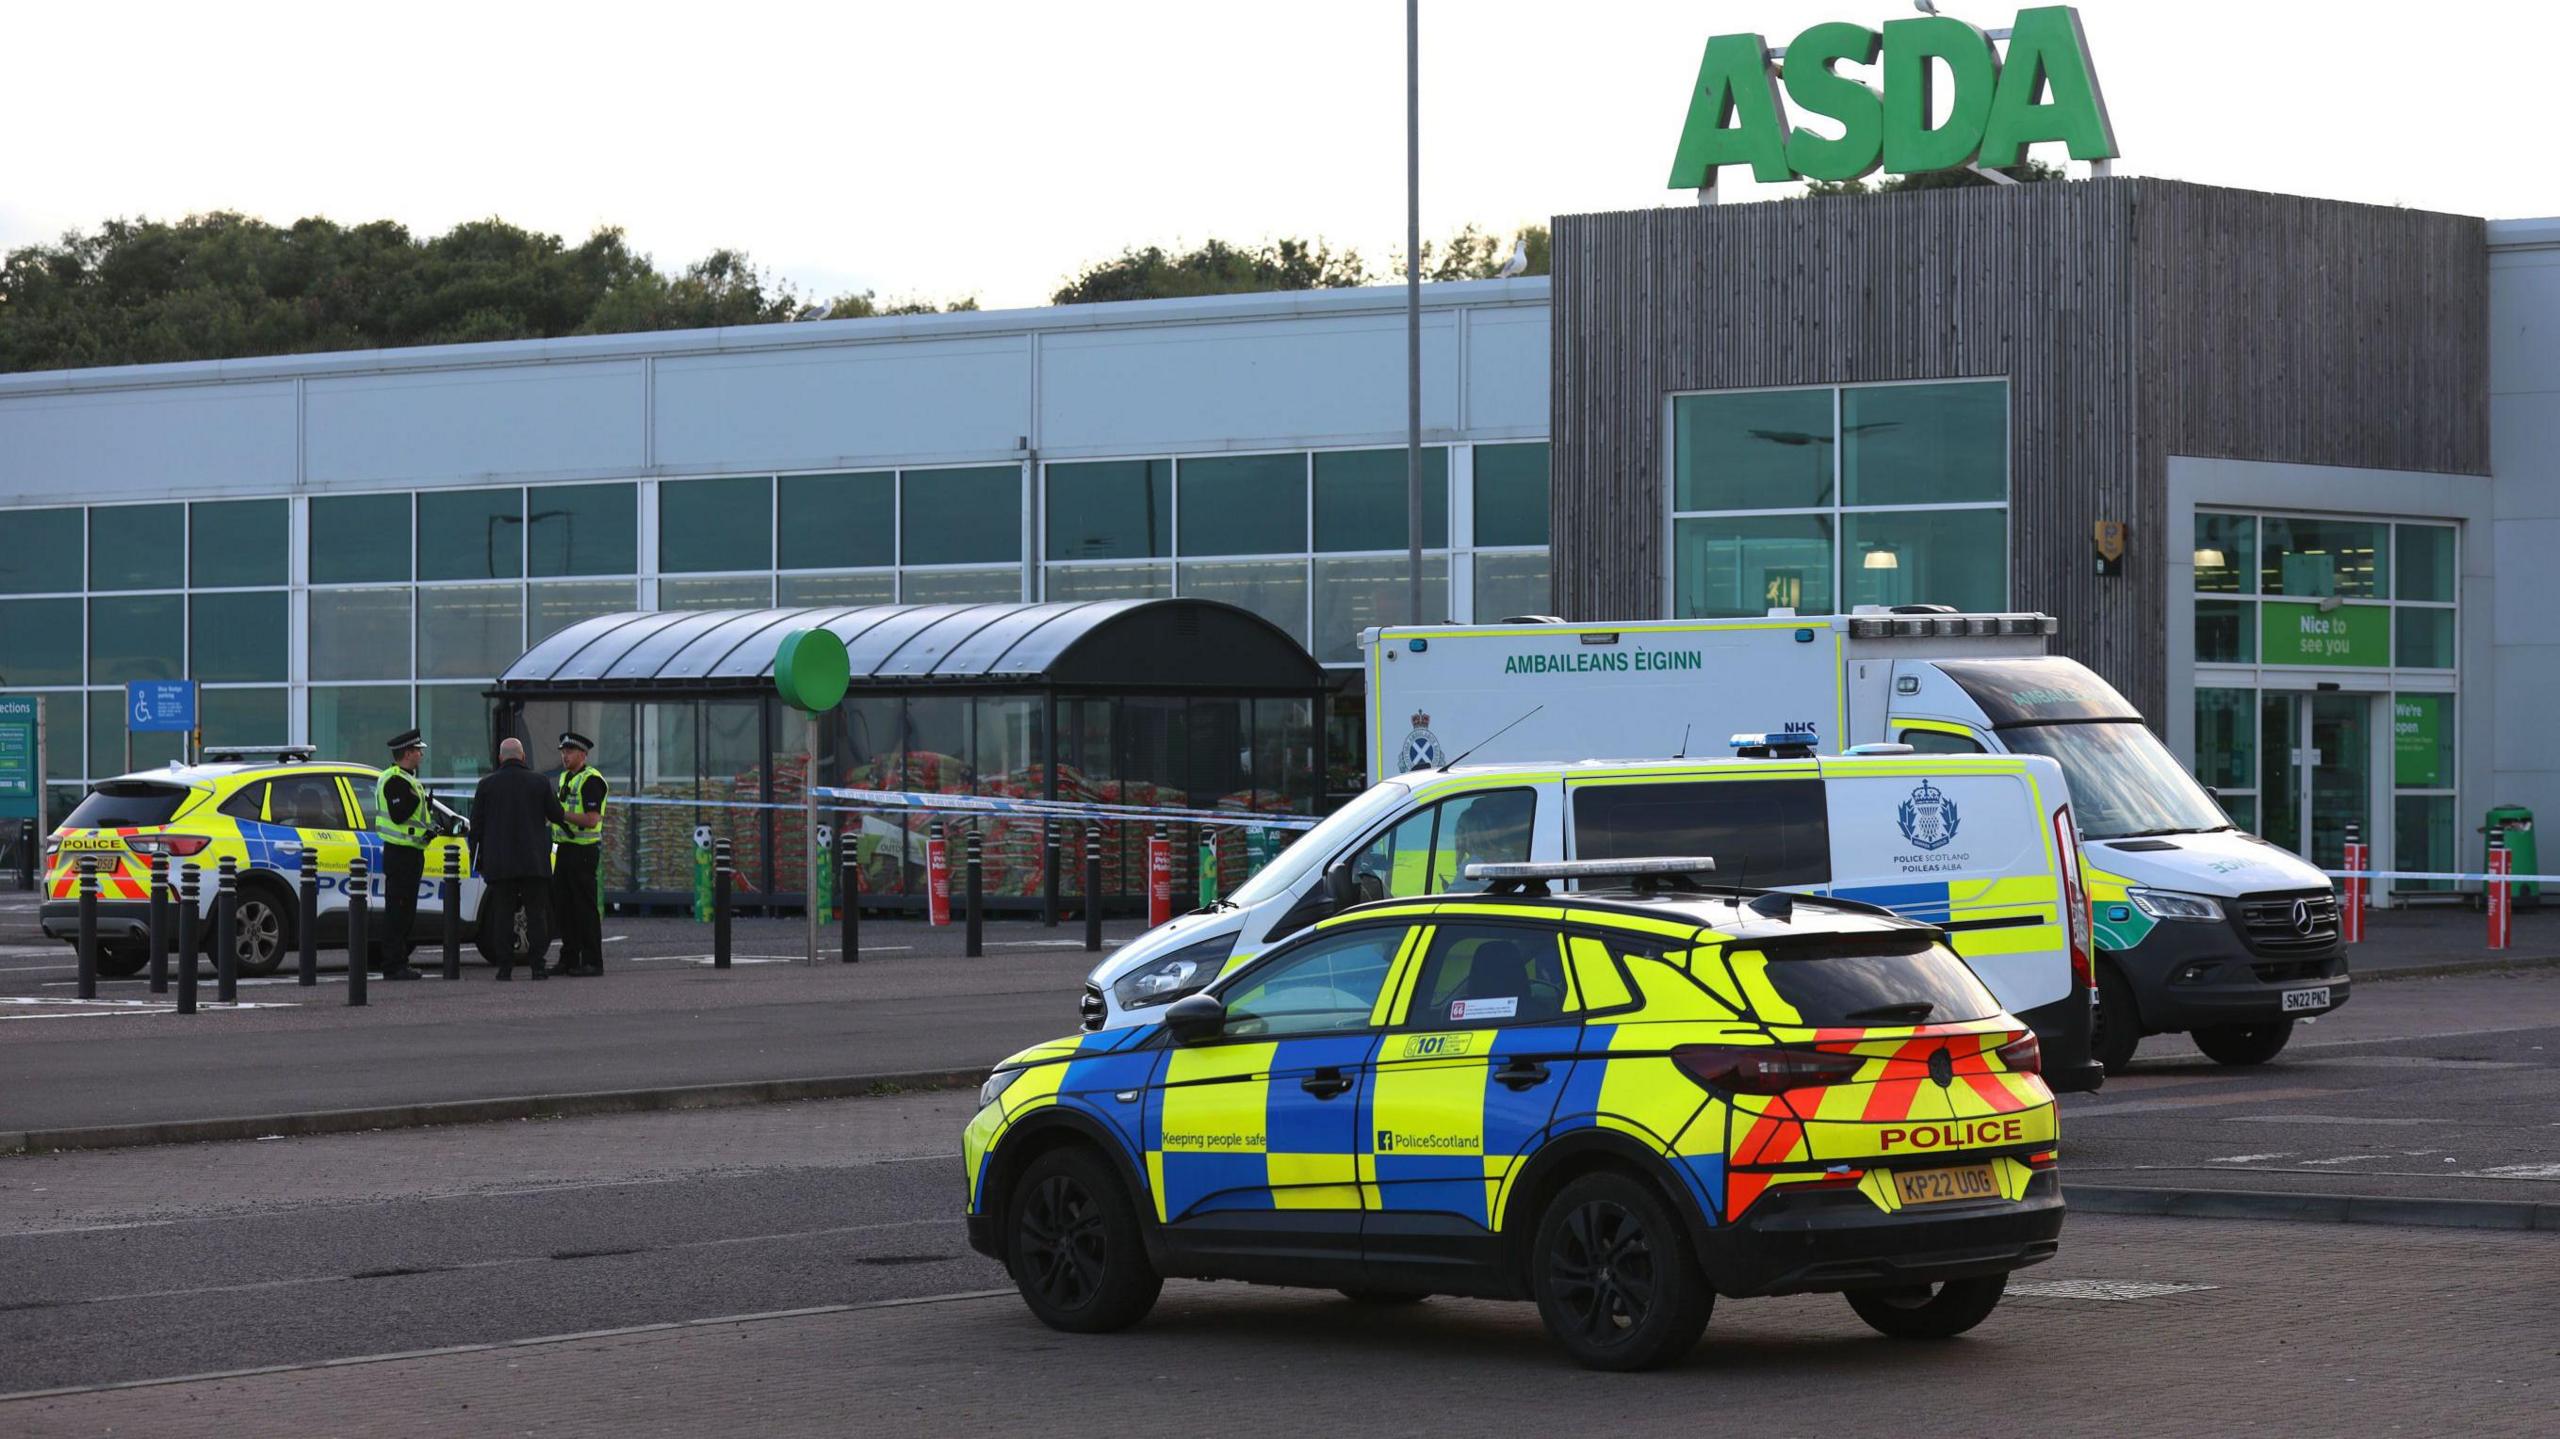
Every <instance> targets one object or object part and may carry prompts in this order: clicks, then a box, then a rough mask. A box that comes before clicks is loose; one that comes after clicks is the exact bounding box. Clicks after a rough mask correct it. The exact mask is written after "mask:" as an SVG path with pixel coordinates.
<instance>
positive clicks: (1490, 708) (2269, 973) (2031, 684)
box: [1360, 605, 2349, 1071]
mask: <svg viewBox="0 0 2560 1439" xmlns="http://www.w3.org/2000/svg"><path fill="white" fill-rule="evenodd" d="M2056 628H2057V626H2056V623H2055V621H2054V620H2053V619H2052V618H2051V617H2050V616H2047V615H2040V614H1961V613H1958V612H1956V611H1954V610H1952V609H1949V608H1947V607H1946V606H1943V605H1903V606H1896V607H1893V608H1890V609H1886V608H1878V607H1867V608H1862V609H1860V610H1857V611H1855V612H1853V613H1851V614H1847V615H1836V616H1819V617H1799V616H1795V615H1791V614H1788V613H1786V612H1785V611H1775V612H1772V613H1771V614H1769V615H1767V616H1765V617H1763V618H1758V619H1733V620H1670V621H1658V622H1657V621H1646V622H1630V623H1621V624H1567V623H1565V622H1563V621H1560V620H1539V621H1536V622H1529V623H1521V622H1510V623H1503V624H1493V625H1465V626H1412V627H1396V628H1387V629H1372V630H1368V631H1365V632H1364V633H1363V634H1362V635H1361V637H1360V643H1361V647H1362V658H1363V664H1364V667H1365V668H1366V670H1367V679H1368V707H1369V714H1368V720H1369V725H1368V729H1369V774H1370V778H1371V779H1372V780H1373V781H1374V780H1379V779H1384V778H1387V777H1389V776H1393V775H1397V774H1405V773H1410V772H1412V771H1415V770H1428V769H1432V768H1434V767H1437V766H1440V765H1443V764H1446V763H1448V762H1449V761H1450V759H1452V758H1453V757H1456V756H1458V755H1460V754H1461V753H1462V752H1463V754H1464V756H1465V758H1467V759H1468V760H1469V761H1471V762H1474V763H1519V762H1523V761H1531V760H1545V761H1557V760H1579V759H1587V758H1602V759H1613V760H1629V759H1640V758H1648V757H1669V756H1672V755H1678V754H1685V753H1693V752H1695V749H1696V747H1697V746H1698V745H1699V743H1700V742H1701V741H1702V740H1710V739H1718V740H1720V739H1721V738H1722V737H1723V736H1724V735H1726V734H1727V733H1728V732H1731V731H1734V730H1758V729H1780V730H1785V731H1792V732H1795V733H1798V734H1801V735H1806V736H1812V737H1816V747H1817V748H1818V749H1820V750H1824V751H1830V752H1836V751H1840V750H1846V749H1851V748H1854V747H1857V746H1862V745H1874V744H1893V745H1907V746H1909V747H1910V748H1911V750H1912V751H1913V752H1914V753H1915V754H1917V755H1921V756H1949V757H1953V756H1959V755H1979V754H2011V755H2036V756H2042V757H2045V758H2048V759H2051V760H2053V761H2054V762H2056V763H2057V764H2059V765H2060V766H2061V769H2062V772H2063V774H2064V775H2065V776H2066V777H2067V778H2068V779H2069V781H2070V789H2071V801H2072V805H2071V808H2072V814H2073V817H2074V819H2075V821H2076V822H2077V824H2078V826H2079V833H2080V840H2081V845H2080V856H2081V869H2082V872H2083V874H2084V875H2085V877H2086V879H2087V882H2088V885H2089V894H2088V898H2089V902H2090V904H2091V907H2092V911H2093V918H2094V924H2095V930H2096V935H2097V943H2098V955H2097V984H2096V992H2097V998H2098V1016H2097V1023H2096V1035H2097V1038H2096V1053H2097V1057H2098V1059H2099V1060H2100V1061H2101V1062H2103V1063H2104V1064H2105V1065H2106V1067H2107V1068H2108V1069H2109V1070H2110V1071H2121V1070H2122V1069H2123V1068H2124V1066H2125V1065H2126V1064H2127V1063H2129V1062H2130V1061H2131V1060H2132V1058H2133V1054H2134V1049H2135V1046H2136V1045H2137V1044H2138V1043H2139V1042H2140V1041H2141V1039H2142V1038H2143V1036H2145V1035H2150V1034H2160V1033H2172V1032H2183V1033H2186V1034H2188V1035H2190V1036H2191V1037H2192V1038H2193V1039H2194V1041H2195V1043H2196V1046H2197V1047H2198V1048H2199V1049H2201V1050H2203V1051H2204V1052H2205V1054H2206V1055H2207V1056H2209V1057H2211V1058H2212V1059H2214V1060H2217V1061H2219V1062H2221V1063H2224V1064H2234V1065H2246V1064H2260V1063H2264V1062H2265V1061H2267V1060H2269V1059H2272V1058H2274V1057H2275V1055H2276V1054H2277V1052H2278V1051H2280V1050H2282V1049H2283V1048H2284V1046H2285V1042H2286V1040H2287V1039H2288V1038H2290V1037H2291V1034H2292V1031H2293V1027H2294V1022H2295V1021H2296V1020H2298V1019H2305V1018H2310V1017H2313V1016H2317V1015H2321V1014H2325V1013H2327V1012H2329V1011H2330V1010H2333V1009H2335V1008H2337V1007H2338V1006H2340V1005H2342V1004H2344V1003H2346V1002H2347V998H2348V991H2349V976H2348V973H2347V960H2346V955H2345V951H2344V950H2343V948H2342V947H2341V945H2340V942H2339V915H2338V899H2337V894H2336V891H2335V890H2334V889H2333V888H2332V886H2331V884H2330V882H2329V880H2328V878H2327V877H2326V876H2324V875H2323V874H2322V873H2321V872H2320V871H2319V870H2318V869H2316V868H2314V867H2313V866H2311V865H2310V864H2308V863H2305V862H2304V861H2303V860H2302V859H2301V858H2299V857H2297V856H2296V855H2294V854H2292V853H2291V852H2289V851H2287V850H2285V849H2283V848H2280V847H2279V846H2276V845H2274V844H2270V843H2268V842H2267V841H2265V840H2262V839H2260V838H2258V837H2257V836H2255V835H2250V834H2244V833H2242V832H2241V831H2240V830H2239V829H2238V827H2236V826H2234V825H2233V824H2232V823H2231V820H2230V817H2229V816H2228V815H2226V814H2225V813H2224V812H2223V810H2222V807H2221V806H2220V805H2219V804H2218V803H2216V802H2215V800H2214V797H2213V796H2212V794H2211V793H2209V792H2208V791H2207V790H2205V789H2204V788H2203V787H2202V786H2201V785H2199V784H2197V783H2196V781H2195V780H2194V778H2193V777H2192V776H2190V775H2189V774H2188V773H2187V771H2186V769H2185V767H2184V766H2182V765H2180V764H2179V763H2178V761H2177V760H2176V759H2175V758H2174V757H2173V756H2171V755H2170V753H2169V751H2168V750H2167V748H2166V747H2164V746H2163V745H2162V744H2161V743H2160V741H2159V739H2158V738H2157V737H2156V736H2154V735H2153V734H2152V732H2151V730H2150V729H2149V728H2148V727H2147V726H2146V725H2145V724H2144V723H2143V719H2142V716H2141V714H2140V713H2139V712H2137V711H2136V710H2135V709H2134V708H2133V706H2132V705H2130V704H2128V703H2127V702H2126V701H2125V699H2124V697H2123V696H2122V695H2120V694H2118V693H2117V692H2116V691H2115V689H2114V688H2113V687H2112V686H2110V685H2109V684H2108V683H2107V682H2106V681H2105V680H2102V679H2100V678H2099V677H2098V676H2097V675H2095V674H2093V673H2091V672H2090V671H2089V670H2088V669H2087V668H2085V667H2083V666H2082V665H2080V664H2078V663H2077V662H2075V661H2072V660H2069V659H2066V658H2064V657H2062V656H2059V655H2054V654H2049V653H2047V648H2048V645H2049V642H2050V639H2051V636H2052V635H2053V634H2054V632H2055V630H2056ZM1908 818H1909V826H1908V829H1907V833H1906V837H1907V838H1908V840H1909V843H1910V845H1911V846H1912V847H1913V848H1914V849H1915V850H1917V851H1920V852H1924V853H1940V852H1950V851H1961V849H1962V848H1963V847H1964V845H1963V839H1964V837H1965V834H1964V832H1963V831H1962V830H1961V828H1960V827H1961V826H1963V825H1965V824H1967V823H1968V822H1969V820H1968V818H1967V817H1966V816H1965V815H1964V814H1963V813H1962V812H1961V810H1958V809H1947V808H1941V807H1936V806H1931V805H1928V804H1925V803H1920V802H1917V801H1915V803H1914V806H1913V809H1912V811H1911V813H1910V815H1909V817H1908ZM1884 902H1885V903H1888V904H1893V905H1895V907H1897V908H1901V907H1903V906H1902V905H1901V903H1900V902H1897V901H1894V900H1890V899H1888V900H1886V901H1884ZM1915 917H1922V918H1926V917H1928V916H1927V915H1926V914H1918V915H1915ZM1988 982H1991V983H1992V987H1993V988H1994V989H1995V990H1997V989H1999V987H2000V986H1999V984H1998V983H1997V982H1996V981H1988ZM2007 998H2008V996H2004V1001H2006V1000H2007ZM2011 1008H2012V1009H2013V1010H2015V1009H2019V1008H2020V1006H2018V1005H2016V1004H2014V1003H2012V1004H2011Z"/></svg>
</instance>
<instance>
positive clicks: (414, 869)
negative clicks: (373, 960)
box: [382, 840, 427, 974]
mask: <svg viewBox="0 0 2560 1439" xmlns="http://www.w3.org/2000/svg"><path fill="white" fill-rule="evenodd" d="M426 872H427V852H426V851H425V850H423V849H412V848H411V847H409V846H408V845H405V844H393V843H391V842H390V841H389V840H384V841H383V842H382V972H383V973H385V974H389V973H390V972H391V971H393V970H395V969H398V968H400V967H401V966H402V965H405V964H407V963H408V962H409V948H410V945H411V944H412V942H413V941H412V940H411V938H410V936H411V935H412V934H414V933H415V932H416V930H417V928H418V881H419V879H420V878H421V877H423V876H424V875H425V874H426Z"/></svg>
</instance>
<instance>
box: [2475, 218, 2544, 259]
mask: <svg viewBox="0 0 2560 1439" xmlns="http://www.w3.org/2000/svg"><path fill="white" fill-rule="evenodd" d="M2553 248H2560V216H2548V217H2536V218H2530V219H2523V218H2520V219H2514V220H2491V221H2490V222H2489V249H2490V250H2491V251H2492V252H2495V251H2499V250H2548V249H2553Z"/></svg>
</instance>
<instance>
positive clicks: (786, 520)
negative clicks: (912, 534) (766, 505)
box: [775, 470, 898, 570]
mask: <svg viewBox="0 0 2560 1439" xmlns="http://www.w3.org/2000/svg"><path fill="white" fill-rule="evenodd" d="M780 486H781V488H780V494H779V498H778V500H777V503H778V504H779V505H780V506H781V511H782V523H781V525H780V526H779V527H778V535H779V539H780V543H781V547H782V548H781V553H780V554H779V555H777V556H776V557H775V558H776V561H777V563H779V564H780V565H781V567H782V568H784V569H786V570H849V569H857V568H860V567H862V566H864V565H889V564H895V563H897V559H898V477H897V475H896V474H895V473H893V472H891V471H888V470H872V471H869V472H866V473H863V474H853V475H784V476H783V477H782V479H781V481H780Z"/></svg>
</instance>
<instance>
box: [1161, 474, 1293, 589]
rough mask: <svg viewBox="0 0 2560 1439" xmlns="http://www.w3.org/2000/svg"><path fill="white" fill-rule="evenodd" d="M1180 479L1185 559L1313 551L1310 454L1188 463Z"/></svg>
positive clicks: (1182, 549) (1182, 543)
mask: <svg viewBox="0 0 2560 1439" xmlns="http://www.w3.org/2000/svg"><path fill="white" fill-rule="evenodd" d="M1175 478H1176V480H1177V481H1178V482H1179V483H1180V485H1181V488H1182V540H1181V545H1182V548H1181V552H1182V553H1183V554H1184V555H1186V556H1189V555H1264V554H1287V553H1289V552H1291V551H1293V550H1294V551H1301V552H1303V551H1304V550H1305V549H1306V548H1307V457H1306V456H1305V455H1303V454H1287V455H1213V456H1209V457H1207V458H1203V459H1196V460H1188V459H1187V460H1184V461H1182V462H1181V464H1180V465H1179V466H1178V468H1177V469H1176V472H1175ZM1301 627H1302V628H1303V622H1302V624H1301Z"/></svg>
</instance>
